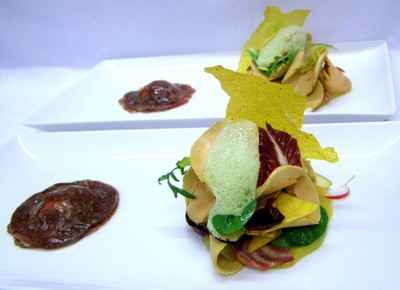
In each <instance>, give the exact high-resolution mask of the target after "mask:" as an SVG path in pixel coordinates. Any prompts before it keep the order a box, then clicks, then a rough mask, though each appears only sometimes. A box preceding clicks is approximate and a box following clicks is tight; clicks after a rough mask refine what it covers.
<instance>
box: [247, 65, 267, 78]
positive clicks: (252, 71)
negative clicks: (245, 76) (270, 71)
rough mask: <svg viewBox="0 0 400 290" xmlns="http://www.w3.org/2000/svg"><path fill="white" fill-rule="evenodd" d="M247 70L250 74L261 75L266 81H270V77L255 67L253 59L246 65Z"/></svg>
mask: <svg viewBox="0 0 400 290" xmlns="http://www.w3.org/2000/svg"><path fill="white" fill-rule="evenodd" d="M247 72H248V73H249V74H251V75H254V76H258V77H261V78H263V79H265V80H266V81H270V79H269V78H268V77H267V76H266V75H265V74H263V73H262V72H261V71H260V70H259V69H258V68H257V65H256V64H255V62H254V61H251V62H250V66H249V67H248V69H247Z"/></svg>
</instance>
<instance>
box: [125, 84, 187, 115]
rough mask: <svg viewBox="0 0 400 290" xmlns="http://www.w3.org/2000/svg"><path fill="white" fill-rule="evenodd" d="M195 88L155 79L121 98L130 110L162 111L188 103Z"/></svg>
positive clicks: (127, 109)
mask: <svg viewBox="0 0 400 290" xmlns="http://www.w3.org/2000/svg"><path fill="white" fill-rule="evenodd" d="M194 92H195V90H194V89H193V88H192V87H191V86H189V85H185V84H172V83H170V82H168V81H163V80H159V81H153V82H151V83H149V84H148V85H146V86H144V87H143V88H141V89H140V90H138V91H132V92H128V93H126V94H125V95H124V96H123V97H122V98H121V99H120V100H119V103H120V104H121V106H122V107H123V108H124V109H125V110H126V111H128V112H130V113H133V112H144V113H149V112H160V111H166V110H170V109H173V108H176V107H179V106H181V105H183V104H186V103H187V102H188V101H189V100H190V98H191V97H192V95H193V94H194Z"/></svg>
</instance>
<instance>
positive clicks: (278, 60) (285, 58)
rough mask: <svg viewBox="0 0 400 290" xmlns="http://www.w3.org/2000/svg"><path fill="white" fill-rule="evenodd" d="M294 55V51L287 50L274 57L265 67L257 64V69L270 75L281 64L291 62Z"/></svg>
mask: <svg viewBox="0 0 400 290" xmlns="http://www.w3.org/2000/svg"><path fill="white" fill-rule="evenodd" d="M295 57H296V52H295V51H289V52H286V53H284V54H282V55H277V56H275V57H274V61H273V62H271V63H270V64H269V65H268V66H267V67H262V66H259V67H258V69H259V70H260V71H262V72H263V73H264V74H266V75H267V76H268V77H270V76H271V75H272V74H273V73H274V72H276V71H277V70H278V69H279V68H280V67H281V66H282V65H286V64H289V63H291V62H292V61H293V60H294V58H295Z"/></svg>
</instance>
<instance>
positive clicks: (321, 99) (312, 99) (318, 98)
mask: <svg viewBox="0 0 400 290" xmlns="http://www.w3.org/2000/svg"><path fill="white" fill-rule="evenodd" d="M324 103H326V96H325V91H324V86H323V85H322V83H321V81H320V80H318V81H317V84H316V85H315V88H314V90H313V91H312V92H311V94H310V95H308V96H307V107H308V108H311V110H312V111H316V110H317V109H319V108H320V107H321V106H322V105H323V104H324Z"/></svg>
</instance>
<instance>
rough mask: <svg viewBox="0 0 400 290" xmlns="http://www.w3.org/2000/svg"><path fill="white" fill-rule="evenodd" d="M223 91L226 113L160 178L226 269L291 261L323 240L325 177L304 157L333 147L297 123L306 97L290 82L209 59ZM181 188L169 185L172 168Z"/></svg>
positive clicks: (327, 156)
mask: <svg viewBox="0 0 400 290" xmlns="http://www.w3.org/2000/svg"><path fill="white" fill-rule="evenodd" d="M206 71H207V72H209V73H211V74H212V75H214V76H215V77H216V78H217V79H218V80H219V81H220V83H221V86H222V88H223V89H224V90H225V91H226V92H227V93H228V95H229V96H230V102H229V105H228V108H227V113H226V117H225V119H224V120H223V121H220V122H218V123H216V124H215V125H213V126H212V127H210V128H209V129H208V130H207V131H206V132H204V133H203V134H202V135H201V136H200V137H199V138H198V139H197V140H196V141H195V142H194V144H193V146H192V148H191V152H190V157H185V158H184V159H183V160H181V161H179V162H178V163H177V167H176V168H175V169H174V170H173V171H172V172H170V173H168V174H166V175H163V176H162V177H161V178H160V180H159V181H160V182H162V181H167V182H168V185H169V187H170V188H171V189H172V191H173V192H174V194H175V196H177V195H178V194H181V195H183V196H185V198H186V206H187V207H186V220H187V222H188V224H189V225H191V226H192V227H193V228H194V229H195V230H196V232H198V233H200V234H201V235H203V239H204V242H205V244H206V245H207V247H208V249H209V250H210V254H211V258H212V261H213V264H214V267H215V269H216V270H217V271H218V272H219V273H221V274H225V275H231V274H234V273H237V272H238V271H240V270H241V269H242V268H243V267H244V266H246V267H250V268H255V269H259V270H266V269H269V268H276V267H282V266H289V265H293V264H294V263H295V262H297V261H298V260H299V259H300V258H302V257H303V256H305V255H307V254H309V253H310V252H312V251H314V250H316V249H317V248H318V247H319V246H320V245H321V244H322V242H323V239H324V236H325V233H326V230H327V225H328V222H329V219H330V217H331V216H332V209H331V206H330V202H329V200H328V199H327V198H326V196H325V195H326V194H327V188H328V187H329V185H330V183H329V182H328V181H327V180H326V179H325V178H323V177H322V176H320V175H318V174H316V173H315V172H314V170H313V168H312V167H311V164H310V161H309V159H320V160H326V161H329V162H336V161H337V159H338V157H337V154H336V152H335V150H334V149H333V148H330V147H327V148H322V147H321V146H320V144H319V142H318V141H317V139H316V138H315V137H314V136H313V135H312V134H309V133H306V132H304V131H302V130H301V127H302V124H303V116H304V109H305V107H306V97H305V96H302V95H299V94H297V93H296V92H295V91H294V90H293V87H292V86H290V85H282V84H276V83H272V82H265V81H264V80H263V79H261V78H259V77H256V76H253V75H249V74H242V73H237V72H233V71H231V70H228V69H225V68H223V67H221V66H216V67H210V68H207V69H206ZM177 170H179V171H180V173H181V174H182V175H184V178H183V189H182V188H180V187H178V186H177V185H174V184H173V183H174V182H176V181H178V178H177V174H176V171H177Z"/></svg>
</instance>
